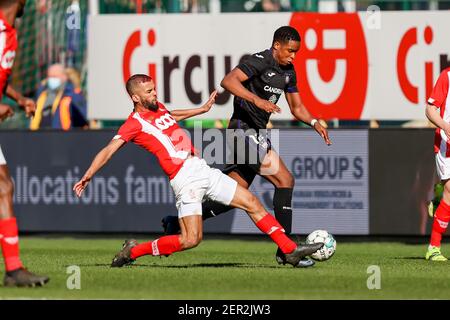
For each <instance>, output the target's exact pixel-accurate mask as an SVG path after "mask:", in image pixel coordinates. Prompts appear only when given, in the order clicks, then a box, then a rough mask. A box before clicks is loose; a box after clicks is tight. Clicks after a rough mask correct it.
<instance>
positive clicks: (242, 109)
mask: <svg viewBox="0 0 450 320" xmlns="http://www.w3.org/2000/svg"><path fill="white" fill-rule="evenodd" d="M237 68H239V69H240V70H242V71H243V72H244V73H245V74H246V75H247V76H248V80H246V81H245V82H243V83H242V84H243V85H244V87H245V88H247V89H248V90H249V91H250V92H252V93H254V94H255V95H257V96H258V97H260V98H262V99H265V100H269V101H271V102H272V103H275V104H276V103H277V102H278V100H279V99H280V96H281V94H282V93H284V92H286V93H292V92H297V91H298V89H297V77H296V75H295V69H294V66H293V65H292V64H291V65H287V66H280V65H279V64H278V63H277V62H276V60H275V59H274V58H273V55H272V50H271V49H268V50H265V51H262V52H258V53H255V54H253V55H251V56H249V57H248V58H247V59H245V60H244V61H243V62H242V63H240V64H239V65H238V66H237ZM233 109H234V111H233V115H232V116H231V119H232V120H233V119H235V120H240V121H230V126H229V127H230V128H234V127H235V126H236V123H241V122H244V123H245V124H246V125H247V126H248V127H250V128H253V129H265V128H266V126H267V122H269V118H270V115H271V113H270V112H266V111H264V110H262V109H260V108H258V107H257V106H255V105H254V104H252V103H250V102H248V101H246V100H244V99H241V98H239V97H236V96H235V97H234V101H233ZM247 126H246V127H247ZM235 129H236V128H235Z"/></svg>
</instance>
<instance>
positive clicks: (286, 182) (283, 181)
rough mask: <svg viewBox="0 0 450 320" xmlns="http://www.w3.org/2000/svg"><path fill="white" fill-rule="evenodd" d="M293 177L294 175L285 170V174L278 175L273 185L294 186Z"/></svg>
mask: <svg viewBox="0 0 450 320" xmlns="http://www.w3.org/2000/svg"><path fill="white" fill-rule="evenodd" d="M294 185H295V179H294V176H293V175H292V174H291V173H289V172H287V173H286V174H283V175H280V176H279V177H277V179H276V181H275V187H277V188H294Z"/></svg>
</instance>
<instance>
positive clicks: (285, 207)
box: [260, 150, 315, 268]
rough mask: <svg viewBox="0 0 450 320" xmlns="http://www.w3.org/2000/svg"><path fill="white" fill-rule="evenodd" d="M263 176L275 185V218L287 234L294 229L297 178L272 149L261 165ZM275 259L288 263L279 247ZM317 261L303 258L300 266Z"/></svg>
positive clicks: (311, 264)
mask: <svg viewBox="0 0 450 320" xmlns="http://www.w3.org/2000/svg"><path fill="white" fill-rule="evenodd" d="M260 171H261V176H262V177H264V178H265V179H266V180H268V181H270V182H271V183H272V184H273V185H274V186H275V192H274V195H273V211H274V213H275V218H276V219H277V220H278V221H279V222H280V224H281V225H282V226H283V228H284V230H285V232H286V234H288V235H289V234H291V230H292V192H293V190H294V184H295V179H294V177H293V176H292V174H291V173H290V172H289V170H288V169H287V167H286V165H285V164H284V162H283V160H282V159H281V158H280V156H279V155H278V154H277V153H276V152H275V151H274V150H271V151H270V152H269V153H268V154H267V155H266V156H265V158H264V161H263V164H262V166H261V169H260ZM275 259H276V261H277V262H278V264H286V259H285V257H284V254H283V251H282V250H281V249H280V248H278V250H277V252H276V254H275ZM314 264H315V262H314V261H313V260H311V259H308V258H304V259H301V260H300V262H299V264H298V267H299V268H308V267H312V266H313V265H314Z"/></svg>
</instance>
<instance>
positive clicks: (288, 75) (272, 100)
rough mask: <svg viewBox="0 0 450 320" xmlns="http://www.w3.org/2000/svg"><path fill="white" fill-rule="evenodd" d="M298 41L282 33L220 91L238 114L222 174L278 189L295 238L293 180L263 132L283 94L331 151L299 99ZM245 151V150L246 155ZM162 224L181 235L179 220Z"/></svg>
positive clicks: (219, 208)
mask: <svg viewBox="0 0 450 320" xmlns="http://www.w3.org/2000/svg"><path fill="white" fill-rule="evenodd" d="M300 41H301V40H300V35H299V34H298V32H297V30H295V29H294V28H292V27H290V26H283V27H280V28H278V29H277V30H276V31H275V33H274V36H273V41H272V47H271V48H270V49H267V50H265V51H262V52H258V53H255V54H253V55H251V56H250V57H248V58H247V59H245V60H243V62H242V63H240V64H239V65H238V66H237V67H236V68H234V69H233V70H232V71H231V72H230V73H228V74H227V75H226V76H225V78H224V79H223V80H222V82H221V86H222V87H223V88H225V89H226V90H228V91H230V92H231V93H232V94H233V95H234V102H233V105H234V112H233V115H232V116H231V119H230V123H229V125H228V129H234V134H233V136H232V137H231V139H228V137H229V136H228V135H227V143H228V146H229V147H230V146H231V147H233V148H232V150H233V152H232V154H233V159H232V160H233V161H232V163H231V164H227V165H226V166H225V168H224V170H223V172H224V173H226V174H227V175H229V176H230V177H231V178H233V179H234V180H236V181H237V182H238V183H239V184H240V185H241V186H243V187H245V188H249V186H250V185H251V183H252V182H253V180H254V178H255V176H256V175H257V174H258V175H260V176H262V177H263V178H264V179H266V180H268V181H270V182H271V183H272V184H273V185H274V187H275V193H274V197H273V207H274V212H275V217H276V219H277V220H278V221H279V222H280V224H281V225H282V226H283V228H284V229H285V231H286V234H289V233H291V226H292V207H291V205H292V191H293V188H294V183H295V179H294V177H293V176H292V174H291V173H290V172H289V170H288V169H287V167H286V165H285V164H284V162H283V160H282V159H281V158H280V157H279V155H278V154H277V153H276V152H275V150H273V149H271V145H270V139H269V137H268V136H267V131H266V130H265V129H266V125H267V123H268V121H269V118H270V116H271V114H272V113H275V112H277V113H279V112H280V111H281V110H280V108H279V107H278V106H277V105H276V103H277V102H278V100H279V98H280V96H281V94H282V93H284V94H285V96H286V100H287V102H288V104H289V108H290V110H291V113H292V115H293V116H294V117H295V118H296V119H297V120H300V121H302V122H304V123H307V124H310V125H311V127H313V128H314V129H315V130H316V131H317V133H318V134H319V135H320V136H321V137H322V138H323V139H324V141H325V143H326V144H327V145H330V144H331V141H330V139H329V137H328V132H327V130H326V129H325V128H324V127H322V126H321V125H320V123H319V122H318V121H317V119H314V118H313V117H312V116H311V114H310V113H309V112H308V110H307V109H306V107H305V106H304V105H303V103H302V101H301V98H300V95H299V93H298V89H297V78H296V74H295V69H294V66H293V64H292V62H293V61H294V59H295V55H296V54H297V52H298V51H299V49H300ZM236 142H237V143H236ZM236 145H237V146H238V147H236ZM239 146H240V147H239ZM242 146H244V147H245V149H242ZM252 152H253V153H256V157H255V156H253V157H252V155H251V153H252ZM252 159H253V161H252ZM254 159H256V161H255V160H254ZM227 163H230V161H227ZM202 209H203V210H202V211H203V219H204V220H205V219H208V218H210V217H214V216H217V215H219V214H221V213H224V212H227V211H229V210H231V209H232V207H229V206H225V205H222V204H219V203H215V202H212V201H207V202H204V203H203V206H202ZM162 223H163V227H164V230H165V232H166V233H168V234H174V233H178V232H179V224H178V219H177V217H175V216H167V217H165V218H163V220H162ZM276 259H277V261H278V263H280V264H281V263H285V259H284V254H283V253H282V252H281V250H280V249H278V250H277V253H276ZM312 265H314V262H313V261H312V260H309V259H307V258H304V259H302V260H301V261H300V262H299V264H298V267H303V268H305V267H310V266H312Z"/></svg>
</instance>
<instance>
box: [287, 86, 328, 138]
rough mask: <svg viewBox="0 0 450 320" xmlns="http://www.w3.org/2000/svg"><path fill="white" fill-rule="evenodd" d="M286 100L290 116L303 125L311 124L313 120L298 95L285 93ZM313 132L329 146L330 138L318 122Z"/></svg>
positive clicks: (296, 93)
mask: <svg viewBox="0 0 450 320" xmlns="http://www.w3.org/2000/svg"><path fill="white" fill-rule="evenodd" d="M286 100H287V102H288V104H289V108H290V109H291V113H292V115H293V116H294V117H295V118H296V119H297V120H300V121H303V122H304V123H307V124H311V121H312V120H313V119H314V118H313V116H312V115H311V114H310V113H309V111H308V109H307V108H306V106H305V105H304V104H303V102H302V99H301V98H300V94H299V93H298V92H293V93H286ZM314 130H316V131H317V133H318V134H319V135H320V136H321V137H322V138H323V140H324V141H325V143H326V144H327V145H331V140H330V137H329V136H328V131H327V129H326V128H324V127H322V126H321V124H320V123H319V121H315V123H314Z"/></svg>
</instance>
